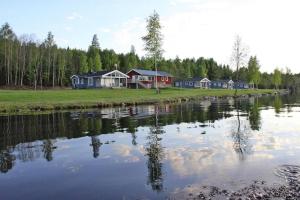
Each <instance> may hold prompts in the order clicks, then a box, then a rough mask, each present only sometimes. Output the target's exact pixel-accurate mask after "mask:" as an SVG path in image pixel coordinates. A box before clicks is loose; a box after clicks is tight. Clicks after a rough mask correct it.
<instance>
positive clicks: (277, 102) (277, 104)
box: [274, 96, 282, 114]
mask: <svg viewBox="0 0 300 200" xmlns="http://www.w3.org/2000/svg"><path fill="white" fill-rule="evenodd" d="M281 108H282V101H281V97H280V96H275V99H274V109H275V113H276V114H279V113H280V109H281Z"/></svg>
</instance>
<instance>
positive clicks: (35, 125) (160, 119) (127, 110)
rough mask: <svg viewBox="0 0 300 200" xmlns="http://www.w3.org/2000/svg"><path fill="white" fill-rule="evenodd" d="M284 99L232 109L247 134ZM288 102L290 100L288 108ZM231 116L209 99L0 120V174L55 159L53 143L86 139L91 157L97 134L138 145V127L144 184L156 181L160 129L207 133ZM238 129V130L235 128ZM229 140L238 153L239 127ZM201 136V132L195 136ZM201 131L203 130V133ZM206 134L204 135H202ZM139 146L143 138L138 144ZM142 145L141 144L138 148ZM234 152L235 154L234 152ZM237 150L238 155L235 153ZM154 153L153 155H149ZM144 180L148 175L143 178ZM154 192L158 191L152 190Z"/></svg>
mask: <svg viewBox="0 0 300 200" xmlns="http://www.w3.org/2000/svg"><path fill="white" fill-rule="evenodd" d="M288 100H289V99H288V97H286V98H280V97H276V98H273V97H266V98H259V99H254V101H252V100H251V101H249V100H247V99H244V100H241V102H240V103H239V105H238V108H239V111H241V113H243V116H244V115H245V116H247V120H249V123H250V127H247V130H249V131H250V130H259V129H260V126H261V116H260V107H261V106H274V107H275V110H276V112H280V108H281V107H283V106H284V105H285V104H284V102H286V101H288ZM293 101H294V100H292V102H293ZM234 112H235V108H234V107H233V100H232V99H231V98H229V99H211V100H209V101H208V100H206V101H198V102H197V101H195V102H187V103H181V104H159V105H139V106H129V107H119V108H104V109H95V110H85V111H73V112H53V113H48V114H40V115H13V116H0V130H1V132H0V165H1V172H5V171H8V170H10V169H11V168H12V167H13V166H14V163H15V161H16V160H22V161H24V162H27V161H33V160H35V159H38V158H44V159H46V160H47V161H52V160H53V159H55V151H56V148H59V146H57V144H56V142H57V140H63V139H71V138H80V137H90V140H91V142H89V144H88V145H91V148H92V152H93V153H92V155H93V157H95V158H96V157H98V156H100V155H101V146H102V143H101V138H100V136H101V135H103V134H113V133H116V132H119V133H120V132H124V133H128V134H130V135H131V143H132V145H138V141H139V140H138V139H139V133H138V131H137V130H138V128H139V127H151V131H150V132H151V133H149V138H148V139H147V147H148V153H147V154H148V156H149V163H150V164H149V167H150V166H151V167H152V166H153V173H152V172H151V174H152V175H150V176H149V177H152V178H149V180H151V181H149V182H153V183H154V182H155V180H159V179H160V178H159V177H160V175H159V174H161V173H160V170H159V167H158V166H160V163H161V162H160V156H162V155H160V152H161V151H162V148H161V133H160V131H161V130H162V129H163V127H164V126H166V125H171V124H181V123H196V122H200V123H201V128H205V127H206V126H207V124H210V125H211V127H213V126H214V122H215V121H217V120H220V119H224V118H228V117H232V116H233V115H235V114H234ZM237 127H238V128H237ZM234 129H235V131H234V133H233V138H234V140H235V141H236V145H235V147H236V149H237V151H239V152H246V150H243V148H244V146H245V144H243V143H244V142H246V141H247V139H246V135H241V134H244V128H243V126H235V125H234ZM201 131H202V130H201ZM203 131H205V130H203ZM208 134H209V133H208ZM140 141H141V142H144V138H141V140H140ZM142 145H143V144H142ZM239 149H240V150H239ZM241 149H242V150H241ZM154 152H157V153H154ZM149 174H150V173H149ZM158 188H159V187H158Z"/></svg>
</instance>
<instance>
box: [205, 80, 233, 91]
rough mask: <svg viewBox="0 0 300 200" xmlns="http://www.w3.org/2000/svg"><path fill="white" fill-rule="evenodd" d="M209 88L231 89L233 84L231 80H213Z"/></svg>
mask: <svg viewBox="0 0 300 200" xmlns="http://www.w3.org/2000/svg"><path fill="white" fill-rule="evenodd" d="M210 87H211V88H214V89H233V88H234V82H233V80H231V79H230V80H215V81H212V82H211V85H210Z"/></svg>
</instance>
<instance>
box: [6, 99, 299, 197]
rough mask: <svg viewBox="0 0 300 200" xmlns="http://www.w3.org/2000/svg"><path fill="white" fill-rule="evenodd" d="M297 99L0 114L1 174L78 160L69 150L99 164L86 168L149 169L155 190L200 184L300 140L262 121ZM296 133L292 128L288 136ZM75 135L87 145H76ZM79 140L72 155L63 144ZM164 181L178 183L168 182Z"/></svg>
mask: <svg viewBox="0 0 300 200" xmlns="http://www.w3.org/2000/svg"><path fill="white" fill-rule="evenodd" d="M295 102H299V101H298V98H297V97H293V96H291V97H263V98H251V99H239V100H237V101H234V100H233V99H232V98H228V99H213V100H206V101H199V102H189V103H182V104H165V105H144V106H131V107H120V108H106V109H99V110H85V111H74V112H61V113H51V114H42V115H15V116H0V130H1V132H0V171H1V173H2V176H5V175H7V174H9V173H7V172H10V171H11V172H14V170H13V169H14V168H17V167H16V166H18V165H21V163H31V162H32V163H33V162H34V161H40V160H43V161H46V163H47V164H48V165H50V163H55V161H56V159H59V161H60V162H66V163H68V162H70V163H72V162H75V163H76V160H75V161H74V160H71V161H70V160H69V155H70V154H76V155H77V156H78V155H80V158H81V159H84V162H87V161H90V160H89V158H91V159H92V161H90V162H94V163H95V164H96V163H97V164H98V166H94V168H91V169H90V170H96V169H98V167H100V168H101V167H102V168H101V169H102V170H103V171H106V172H107V173H108V172H110V170H116V171H117V169H118V167H117V166H118V165H121V164H120V163H123V164H124V163H127V164H128V163H131V164H132V165H134V166H135V167H136V168H137V169H138V166H139V167H140V168H142V169H145V170H146V171H147V174H143V175H142V176H141V177H144V179H145V180H144V179H143V180H142V181H143V183H144V184H146V185H148V187H150V188H151V191H155V193H156V194H157V195H159V194H161V193H164V192H165V190H167V189H166V188H168V187H166V185H168V186H170V185H172V184H175V183H176V184H178V185H179V186H185V185H184V184H183V183H182V185H181V180H185V181H186V182H188V181H190V179H192V178H195V177H197V178H199V179H201V181H207V180H210V181H212V179H213V178H212V177H215V179H218V178H220V177H222V180H227V179H229V177H230V175H228V176H229V177H226V176H225V175H224V171H226V170H227V169H231V168H234V167H236V165H237V163H243V162H244V163H245V162H247V161H251V162H252V163H255V162H258V161H261V160H264V161H265V162H267V161H266V160H270V159H273V158H274V157H276V156H275V153H274V152H275V151H280V150H282V149H285V150H287V149H288V146H289V145H291V144H292V145H293V146H297V144H298V143H299V144H300V142H299V141H298V140H293V141H290V140H288V139H287V138H280V137H279V136H278V135H275V134H272V132H271V133H270V132H268V131H266V129H263V128H262V127H263V125H264V124H263V123H262V122H264V123H270V124H271V122H268V121H267V120H268V119H269V118H270V116H272V117H273V118H272V119H274V116H275V115H276V116H277V118H278V116H279V114H280V117H281V118H280V119H281V120H282V119H283V117H285V115H284V114H285V113H287V115H291V114H294V113H295V109H296V108H298V107H297V106H295V104H294V103H295ZM285 111H286V112H285ZM278 119H279V118H278ZM290 128H291V127H290ZM289 131H290V132H291V131H293V130H290V129H289ZM299 132H300V130H298V129H297V128H295V130H294V134H295V135H296V134H297V133H299ZM295 137H296V136H295ZM71 139H74V140H71ZM81 140H84V141H86V142H78V141H81ZM62 142H66V143H67V145H66V144H64V145H62V144H61V143H62ZM77 142H78V143H79V144H78V145H79V147H78V148H76V149H73V150H72V151H73V152H71V150H69V149H68V148H71V147H72V145H75V143H76V144H77ZM66 146H68V148H67V147H66ZM70 146H71V147H70ZM293 150H294V149H293ZM83 152H84V153H85V154H83ZM286 152H289V154H290V155H292V153H295V152H294V151H292V150H290V151H286ZM62 155H63V156H64V158H63V159H62ZM94 158H95V159H94ZM122 159H123V160H122ZM103 160H105V162H104V161H103ZM121 161H122V162H121ZM241 161H242V162H241ZM133 163H134V164H133ZM218 163H222V166H220V165H219V164H218ZM56 164H57V163H56ZM80 164H81V163H80ZM106 164H107V166H106ZM65 165H68V164H65ZM72 167H73V166H71V168H72ZM126 167H128V166H125V164H124V171H121V170H120V169H119V170H120V172H122V173H124V174H127V173H128V172H129V171H130V170H129V169H128V168H126ZM131 167H133V166H131ZM73 168H74V167H73ZM110 168H111V169H110ZM125 169H126V170H128V171H126V170H125ZM225 169H226V170H225ZM116 171H115V172H116ZM227 172H228V171H227ZM228 173H229V172H228ZM4 174H5V175H4ZM102 176H103V175H102ZM171 176H172V178H170V177H171ZM0 178H1V174H0ZM95 178H96V177H95ZM170 179H171V180H173V179H174V180H176V181H174V183H172V184H171V183H170V182H172V181H170ZM100 180H101V178H100ZM216 182H217V181H216ZM178 185H177V186H178ZM179 186H178V187H179ZM153 198H155V197H153Z"/></svg>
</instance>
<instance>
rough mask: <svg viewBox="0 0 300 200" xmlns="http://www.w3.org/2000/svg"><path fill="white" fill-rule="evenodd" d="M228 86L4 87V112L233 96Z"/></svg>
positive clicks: (0, 99)
mask: <svg viewBox="0 0 300 200" xmlns="http://www.w3.org/2000/svg"><path fill="white" fill-rule="evenodd" d="M274 92H275V91H274V90H239V91H238V95H249V94H267V93H274ZM233 95H234V90H225V89H208V90H205V89H179V88H168V89H162V90H161V93H160V94H156V93H155V90H153V89H137V90H136V89H82V90H72V89H57V90H42V91H34V90H0V113H11V112H27V111H43V110H59V109H72V108H92V107H106V106H114V105H122V104H142V103H159V102H175V101H179V100H182V99H193V98H202V97H209V96H216V97H220V96H233Z"/></svg>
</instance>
